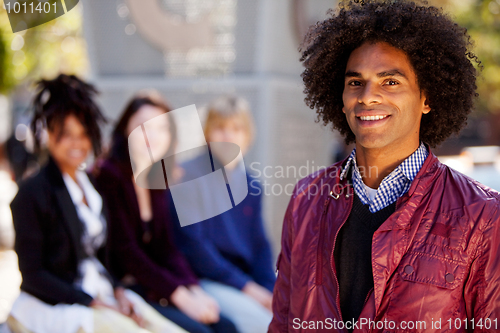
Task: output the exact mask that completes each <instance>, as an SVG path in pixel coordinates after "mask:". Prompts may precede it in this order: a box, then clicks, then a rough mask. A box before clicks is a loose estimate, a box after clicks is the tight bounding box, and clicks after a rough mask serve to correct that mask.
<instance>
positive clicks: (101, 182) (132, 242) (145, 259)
mask: <svg viewBox="0 0 500 333" xmlns="http://www.w3.org/2000/svg"><path fill="white" fill-rule="evenodd" d="M97 186H98V187H99V189H100V191H101V193H102V195H103V197H104V198H105V199H106V202H107V204H108V209H109V212H108V214H109V219H108V232H109V238H108V246H109V250H110V262H111V267H110V268H111V270H112V272H113V273H114V274H115V276H116V277H117V278H120V279H121V278H123V277H124V276H126V275H131V276H132V277H133V278H134V279H135V280H136V282H137V284H138V285H140V286H141V287H142V289H143V290H144V296H146V298H148V299H149V300H150V301H158V300H160V299H162V298H164V299H167V300H168V299H169V298H170V295H171V294H172V292H173V291H174V290H175V289H176V288H177V287H178V286H181V285H190V284H197V283H198V281H197V278H196V276H195V275H194V273H193V272H192V270H191V268H190V266H189V264H188V262H187V260H186V259H185V258H184V256H183V255H182V254H181V252H180V251H178V250H177V248H176V246H175V242H174V239H173V238H172V237H173V236H172V227H173V223H179V221H178V220H177V217H176V215H175V214H171V209H173V208H172V206H173V202H172V198H171V196H170V194H169V192H168V191H165V190H150V195H151V206H152V210H153V219H152V221H149V222H146V223H145V222H143V221H142V220H141V215H140V211H139V204H138V201H137V196H136V193H135V189H134V184H133V180H132V169H131V166H130V161H128V163H127V162H119V161H118V160H116V159H114V158H110V159H108V160H106V161H104V162H102V164H101V165H100V166H99V171H98V175H97Z"/></svg>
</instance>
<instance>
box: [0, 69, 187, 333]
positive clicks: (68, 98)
mask: <svg viewBox="0 0 500 333" xmlns="http://www.w3.org/2000/svg"><path fill="white" fill-rule="evenodd" d="M38 87H39V88H40V91H39V93H38V94H37V95H36V97H35V100H34V103H33V106H34V110H35V115H34V118H33V121H32V129H33V131H34V135H35V138H36V143H37V147H39V142H40V136H41V135H42V133H43V132H44V131H45V130H47V131H48V151H49V161H48V163H47V165H46V166H45V167H43V168H42V169H41V171H40V172H39V173H38V174H37V175H35V176H34V177H32V178H29V179H28V180H27V181H26V182H24V183H23V184H21V185H20V188H19V192H18V193H17V196H16V197H15V198H14V200H13V201H12V204H11V208H12V216H13V221H14V227H15V230H16V242H15V250H16V252H17V255H18V257H19V269H20V271H21V274H22V278H23V282H22V284H21V294H20V295H19V297H18V298H17V300H16V301H15V303H14V305H13V308H12V311H11V313H10V316H9V318H8V319H7V323H8V326H9V328H10V329H11V331H12V332H14V333H76V332H78V333H108V332H110V333H112V332H116V333H126V332H130V333H145V332H158V333H159V332H185V331H184V330H183V329H181V328H180V327H178V326H177V325H175V324H173V323H172V322H170V321H169V320H167V319H166V318H164V317H163V316H161V315H160V314H159V313H158V312H157V311H156V310H154V309H153V308H152V307H151V306H150V305H149V304H147V303H146V302H145V301H144V300H143V299H142V298H141V297H139V296H138V295H137V294H136V293H134V292H132V291H130V290H126V289H124V288H122V287H120V286H117V285H116V284H115V283H113V280H112V279H111V277H110V274H109V273H108V271H107V270H106V268H105V261H106V253H105V251H104V250H105V247H104V244H105V242H106V233H107V230H106V229H107V224H106V214H105V207H104V205H103V200H102V198H101V196H100V195H99V193H98V192H97V191H96V190H95V188H94V186H93V184H92V182H91V181H90V180H89V177H88V176H87V174H86V173H85V172H84V171H82V170H81V166H82V165H83V163H84V161H85V160H86V159H87V156H88V154H89V152H90V151H91V150H93V152H94V154H95V155H97V154H99V152H100V149H101V143H100V139H101V132H100V129H99V122H100V121H101V120H103V116H102V114H101V112H100V111H99V109H98V107H97V106H96V104H95V103H94V102H93V100H92V99H93V97H94V95H95V94H96V90H95V89H94V87H92V86H91V85H88V84H86V83H84V82H82V81H81V80H79V79H78V78H76V77H74V76H67V75H60V76H59V77H58V78H56V79H54V80H52V81H41V82H40V83H39V84H38ZM44 124H45V125H46V126H44ZM38 150H39V149H38Z"/></svg>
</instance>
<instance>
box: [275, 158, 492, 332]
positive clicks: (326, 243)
mask: <svg viewBox="0 0 500 333" xmlns="http://www.w3.org/2000/svg"><path fill="white" fill-rule="evenodd" d="M344 163H345V161H344V162H339V163H337V164H334V165H332V166H330V167H329V168H328V169H326V170H323V171H322V172H318V173H316V174H313V175H311V176H309V177H307V178H305V179H302V180H301V181H299V183H298V184H297V186H296V187H295V190H294V194H293V196H292V198H291V201H290V203H289V205H288V209H287V211H286V215H285V220H284V225H283V234H282V249H281V253H280V255H279V257H278V263H277V268H278V279H277V282H276V285H275V288H274V298H273V312H274V317H273V320H272V322H271V324H270V326H269V332H347V329H346V327H347V328H350V327H353V328H354V332H494V331H499V330H500V221H499V219H500V211H499V199H500V194H499V193H498V192H496V191H494V190H492V189H490V188H488V187H486V186H484V185H481V184H479V183H478V182H476V181H474V180H472V179H470V178H468V177H466V176H464V175H462V174H460V173H459V172H457V171H455V170H453V169H450V168H449V167H447V166H445V165H443V164H441V163H440V162H439V161H438V159H437V158H436V156H434V154H432V153H430V154H429V156H428V158H427V159H426V160H425V163H424V165H423V166H422V168H421V170H420V171H419V173H418V175H417V176H416V178H415V179H414V181H413V183H412V185H411V187H410V189H409V191H408V192H407V193H406V194H405V195H403V196H402V197H401V198H399V199H398V201H397V202H396V211H395V212H394V213H393V214H392V215H391V216H390V217H389V218H388V219H387V220H386V221H385V222H384V223H383V224H382V225H381V226H380V228H378V230H377V231H376V232H375V234H374V235H373V241H372V269H373V280H374V288H373V289H372V290H371V291H370V292H369V293H368V295H367V298H366V301H365V305H364V307H363V310H362V313H361V315H360V317H359V319H358V321H357V323H356V325H354V326H353V324H354V323H353V322H352V320H351V321H350V322H347V321H346V322H343V321H342V316H341V313H340V305H339V292H338V288H339V287H338V286H339V285H338V281H337V277H336V268H335V262H334V256H333V249H334V247H335V241H336V238H337V235H338V232H339V229H340V228H341V227H342V225H343V224H344V222H345V221H346V220H347V218H348V216H349V213H350V211H351V207H352V201H353V189H352V185H350V184H348V183H347V181H346V180H345V179H344V180H342V181H341V180H340V178H339V176H340V173H341V171H342V166H343V164H344ZM346 178H348V177H346ZM339 321H341V322H339ZM362 323H363V325H361V324H362Z"/></svg>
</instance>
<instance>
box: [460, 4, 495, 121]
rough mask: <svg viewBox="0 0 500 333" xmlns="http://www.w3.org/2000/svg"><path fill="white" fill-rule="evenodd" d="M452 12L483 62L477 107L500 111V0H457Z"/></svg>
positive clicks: (488, 111)
mask: <svg viewBox="0 0 500 333" xmlns="http://www.w3.org/2000/svg"><path fill="white" fill-rule="evenodd" d="M454 15H456V20H457V21H458V22H459V23H460V24H462V25H464V26H465V27H467V29H468V32H469V34H470V35H471V37H472V39H473V40H474V41H475V50H474V51H475V52H476V54H477V56H478V57H479V60H481V63H482V65H483V70H482V73H481V77H480V79H479V81H478V92H479V102H478V105H477V106H478V111H479V112H480V113H483V114H484V113H494V114H500V0H456V1H455V2H454Z"/></svg>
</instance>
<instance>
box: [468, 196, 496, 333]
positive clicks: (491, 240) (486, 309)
mask: <svg viewBox="0 0 500 333" xmlns="http://www.w3.org/2000/svg"><path fill="white" fill-rule="evenodd" d="M499 253H500V210H499V205H498V204H497V206H496V208H495V209H494V210H493V214H492V215H491V218H490V220H489V223H487V224H486V226H485V227H484V230H483V231H482V237H481V239H480V240H479V245H478V250H477V253H476V258H475V259H474V260H473V262H472V265H471V267H470V275H469V277H468V281H467V283H466V286H465V290H464V293H465V301H466V307H467V315H468V317H469V319H472V318H473V319H474V323H475V324H476V326H475V327H474V332H491V331H492V330H497V329H498V328H499V327H500V323H499V322H498V321H499V320H500V255H499ZM488 322H489V323H490V324H491V326H489V324H488ZM478 323H480V324H479V325H477V324H478ZM487 326H488V327H489V329H487Z"/></svg>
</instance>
